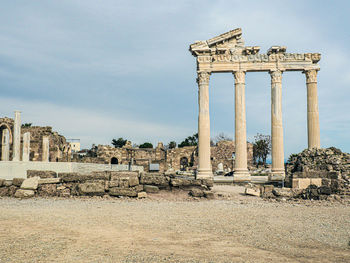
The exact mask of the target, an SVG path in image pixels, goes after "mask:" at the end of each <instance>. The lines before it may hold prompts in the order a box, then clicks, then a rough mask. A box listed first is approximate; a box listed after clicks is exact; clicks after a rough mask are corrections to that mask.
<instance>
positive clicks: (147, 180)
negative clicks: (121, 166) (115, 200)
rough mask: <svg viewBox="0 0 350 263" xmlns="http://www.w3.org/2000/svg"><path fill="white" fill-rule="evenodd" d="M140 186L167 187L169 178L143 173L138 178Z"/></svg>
mask: <svg viewBox="0 0 350 263" xmlns="http://www.w3.org/2000/svg"><path fill="white" fill-rule="evenodd" d="M140 184H147V185H156V186H161V187H166V186H169V178H168V177H166V176H164V175H159V174H148V173H143V174H141V176H140Z"/></svg>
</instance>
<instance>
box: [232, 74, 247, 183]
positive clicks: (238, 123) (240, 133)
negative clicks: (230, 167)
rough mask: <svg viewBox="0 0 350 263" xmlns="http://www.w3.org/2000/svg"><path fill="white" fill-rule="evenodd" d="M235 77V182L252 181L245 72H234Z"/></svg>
mask: <svg viewBox="0 0 350 263" xmlns="http://www.w3.org/2000/svg"><path fill="white" fill-rule="evenodd" d="M234 77H235V168H234V180H235V181H246V180H250V174H249V172H248V168H247V129H246V113H245V72H244V71H237V72H234Z"/></svg>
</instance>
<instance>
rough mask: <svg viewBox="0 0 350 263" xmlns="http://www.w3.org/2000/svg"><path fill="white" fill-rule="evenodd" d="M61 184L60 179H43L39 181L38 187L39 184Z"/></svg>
mask: <svg viewBox="0 0 350 263" xmlns="http://www.w3.org/2000/svg"><path fill="white" fill-rule="evenodd" d="M60 182H61V178H44V179H39V185H40V184H58V183H60Z"/></svg>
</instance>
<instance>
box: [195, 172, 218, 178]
mask: <svg viewBox="0 0 350 263" xmlns="http://www.w3.org/2000/svg"><path fill="white" fill-rule="evenodd" d="M213 177H214V175H213V171H212V170H198V171H197V174H196V179H209V178H213Z"/></svg>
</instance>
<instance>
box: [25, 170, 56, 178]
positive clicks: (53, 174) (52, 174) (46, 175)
mask: <svg viewBox="0 0 350 263" xmlns="http://www.w3.org/2000/svg"><path fill="white" fill-rule="evenodd" d="M36 176H38V177H40V178H56V177H57V173H56V172H54V171H38V170H28V171H27V178H31V177H36Z"/></svg>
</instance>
